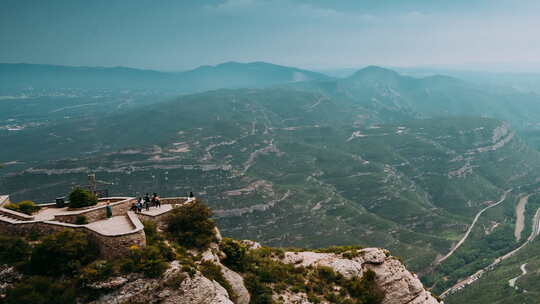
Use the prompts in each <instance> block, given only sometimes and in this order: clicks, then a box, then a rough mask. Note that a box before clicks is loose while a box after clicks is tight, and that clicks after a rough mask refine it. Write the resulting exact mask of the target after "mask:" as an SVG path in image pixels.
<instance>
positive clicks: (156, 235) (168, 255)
mask: <svg viewBox="0 0 540 304" xmlns="http://www.w3.org/2000/svg"><path fill="white" fill-rule="evenodd" d="M143 225H144V234H145V235H146V244H147V245H151V246H155V247H157V248H159V251H160V254H161V256H162V257H163V258H165V259H166V260H167V261H174V260H175V259H176V258H177V256H176V254H175V253H174V250H172V248H171V247H170V246H169V245H168V244H167V243H165V241H164V240H165V238H164V237H163V236H162V235H161V233H160V232H159V231H158V230H157V225H156V223H155V222H151V221H144V222H143Z"/></svg>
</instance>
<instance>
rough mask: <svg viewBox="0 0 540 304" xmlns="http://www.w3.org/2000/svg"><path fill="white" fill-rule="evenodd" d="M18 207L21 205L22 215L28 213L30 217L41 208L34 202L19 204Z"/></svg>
mask: <svg viewBox="0 0 540 304" xmlns="http://www.w3.org/2000/svg"><path fill="white" fill-rule="evenodd" d="M17 205H19V211H21V212H22V213H26V214H28V215H30V214H32V213H34V212H37V211H38V210H39V206H38V205H36V203H34V202H32V201H22V202H18V203H17Z"/></svg>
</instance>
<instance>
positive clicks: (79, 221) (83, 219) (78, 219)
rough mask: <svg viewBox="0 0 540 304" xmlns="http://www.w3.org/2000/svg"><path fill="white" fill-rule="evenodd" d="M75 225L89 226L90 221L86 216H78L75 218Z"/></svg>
mask: <svg viewBox="0 0 540 304" xmlns="http://www.w3.org/2000/svg"><path fill="white" fill-rule="evenodd" d="M75 224H77V225H86V224H88V220H87V219H86V216H84V215H78V216H77V217H76V218H75Z"/></svg>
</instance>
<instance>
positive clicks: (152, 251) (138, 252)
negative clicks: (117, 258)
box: [122, 245, 168, 278]
mask: <svg viewBox="0 0 540 304" xmlns="http://www.w3.org/2000/svg"><path fill="white" fill-rule="evenodd" d="M130 259H131V261H130V262H127V263H126V264H124V265H123V266H122V268H123V269H124V270H131V271H136V272H142V273H144V275H145V276H147V277H149V278H157V277H159V276H161V275H162V274H163V273H164V272H165V270H167V267H168V265H167V262H166V261H165V259H164V258H163V256H162V254H161V251H160V248H158V247H156V246H152V245H148V246H146V247H144V248H142V249H141V248H138V247H134V248H130Z"/></svg>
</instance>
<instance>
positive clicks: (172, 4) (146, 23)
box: [0, 0, 540, 72]
mask: <svg viewBox="0 0 540 304" xmlns="http://www.w3.org/2000/svg"><path fill="white" fill-rule="evenodd" d="M538 16H540V1H537V0H335V1H334V0H313V1H308V0H47V1H43V0H0V46H1V47H0V62H7V63H16V62H26V63H40V64H58V65H75V66H128V67H136V68H145V69H157V70H186V69H191V68H194V67H197V66H200V65H215V64H219V63H222V62H227V61H239V62H251V61H266V62H272V63H276V64H282V65H289V66H296V67H303V68H310V69H334V68H351V67H360V66H365V65H372V64H373V65H383V66H400V67H412V66H444V67H456V68H471V67H472V68H475V67H477V68H482V67H487V68H489V67H491V68H494V69H495V68H503V69H510V70H516V71H535V72H540V39H538V37H540V17H538Z"/></svg>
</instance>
